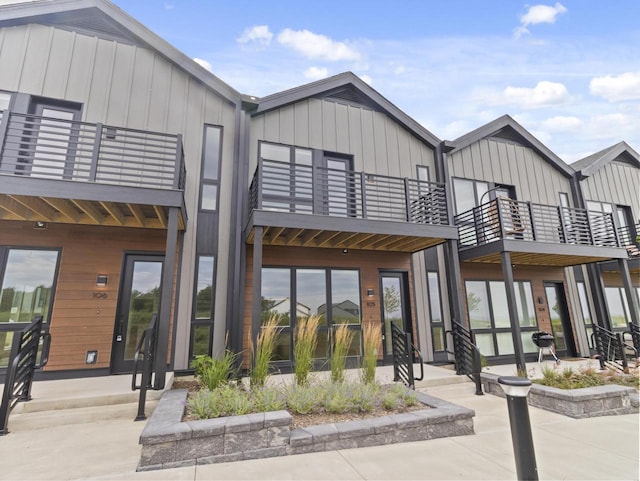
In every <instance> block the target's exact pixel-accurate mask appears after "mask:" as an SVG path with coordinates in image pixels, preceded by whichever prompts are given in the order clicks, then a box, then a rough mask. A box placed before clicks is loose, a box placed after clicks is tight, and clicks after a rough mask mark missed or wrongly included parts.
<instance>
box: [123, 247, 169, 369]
mask: <svg viewBox="0 0 640 481" xmlns="http://www.w3.org/2000/svg"><path fill="white" fill-rule="evenodd" d="M163 260H164V257H163V256H159V255H139V254H136V255H127V256H126V257H125V263H124V271H123V274H122V283H121V286H120V298H119V300H118V309H117V312H116V323H115V329H114V335H113V349H112V352H111V371H112V372H114V373H122V372H131V370H132V369H133V358H134V354H135V352H136V347H137V345H138V341H139V340H140V336H142V332H143V331H144V330H145V329H146V328H147V326H148V325H149V321H151V316H152V315H153V313H157V312H158V306H159V303H160V280H161V279H162V262H163Z"/></svg>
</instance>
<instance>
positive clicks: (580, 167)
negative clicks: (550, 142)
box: [571, 141, 640, 178]
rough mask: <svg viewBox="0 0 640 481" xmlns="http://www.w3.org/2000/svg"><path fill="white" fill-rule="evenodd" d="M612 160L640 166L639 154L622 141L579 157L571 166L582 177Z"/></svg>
mask: <svg viewBox="0 0 640 481" xmlns="http://www.w3.org/2000/svg"><path fill="white" fill-rule="evenodd" d="M614 160H619V161H622V162H627V163H629V164H631V165H633V166H635V167H636V168H640V155H639V154H638V152H636V151H635V150H634V149H633V148H631V146H630V145H629V144H627V143H626V142H624V141H622V142H618V143H617V144H615V145H612V146H611V147H607V148H606V149H602V150H600V151H599V152H596V153H595V154H591V155H589V156H587V157H585V158H583V159H580V160H578V161H576V162H574V163H573V164H571V167H573V168H574V169H575V170H576V171H578V172H579V173H580V177H581V178H583V177H588V176H590V175H591V174H593V173H594V172H596V171H598V170H600V169H601V168H602V167H604V166H605V165H607V164H608V163H609V162H613V161H614Z"/></svg>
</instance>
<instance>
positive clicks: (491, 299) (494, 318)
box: [465, 281, 538, 356]
mask: <svg viewBox="0 0 640 481" xmlns="http://www.w3.org/2000/svg"><path fill="white" fill-rule="evenodd" d="M465 289H466V296H467V312H468V314H469V325H470V326H471V330H472V331H473V333H474V335H475V338H476V344H477V345H478V348H479V349H480V351H481V352H482V353H483V354H484V355H485V356H501V355H508V354H513V353H514V347H513V338H512V334H511V321H510V319H509V309H508V305H507V292H506V288H505V284H504V282H503V281H466V282H465ZM514 289H515V294H516V308H517V311H518V323H519V324H520V329H521V331H522V334H521V335H522V344H523V349H524V352H536V351H537V348H536V346H535V344H533V342H532V341H531V334H532V333H533V332H535V331H536V330H537V326H538V322H537V319H536V314H535V305H534V303H533V294H532V291H531V283H530V282H529V281H516V282H514Z"/></svg>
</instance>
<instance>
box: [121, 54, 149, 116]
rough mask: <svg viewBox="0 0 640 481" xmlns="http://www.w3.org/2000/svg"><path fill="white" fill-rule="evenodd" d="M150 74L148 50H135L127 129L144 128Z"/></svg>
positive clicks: (147, 106)
mask: <svg viewBox="0 0 640 481" xmlns="http://www.w3.org/2000/svg"><path fill="white" fill-rule="evenodd" d="M152 72H153V55H152V54H151V53H150V52H149V51H148V50H145V49H143V48H137V49H136V51H135V59H134V64H133V76H132V82H131V97H130V98H131V100H130V101H129V113H128V119H129V122H128V124H127V126H128V127H132V128H144V126H145V125H146V123H147V112H148V108H149V90H150V89H151V73H152Z"/></svg>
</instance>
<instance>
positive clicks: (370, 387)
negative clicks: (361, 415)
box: [350, 383, 380, 412]
mask: <svg viewBox="0 0 640 481" xmlns="http://www.w3.org/2000/svg"><path fill="white" fill-rule="evenodd" d="M350 390H351V397H352V400H351V403H352V405H353V407H354V410H356V411H359V412H369V411H373V409H374V408H375V406H376V400H377V395H378V392H379V391H380V386H379V385H378V384H376V383H368V384H365V383H357V384H353V385H351V386H350Z"/></svg>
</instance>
